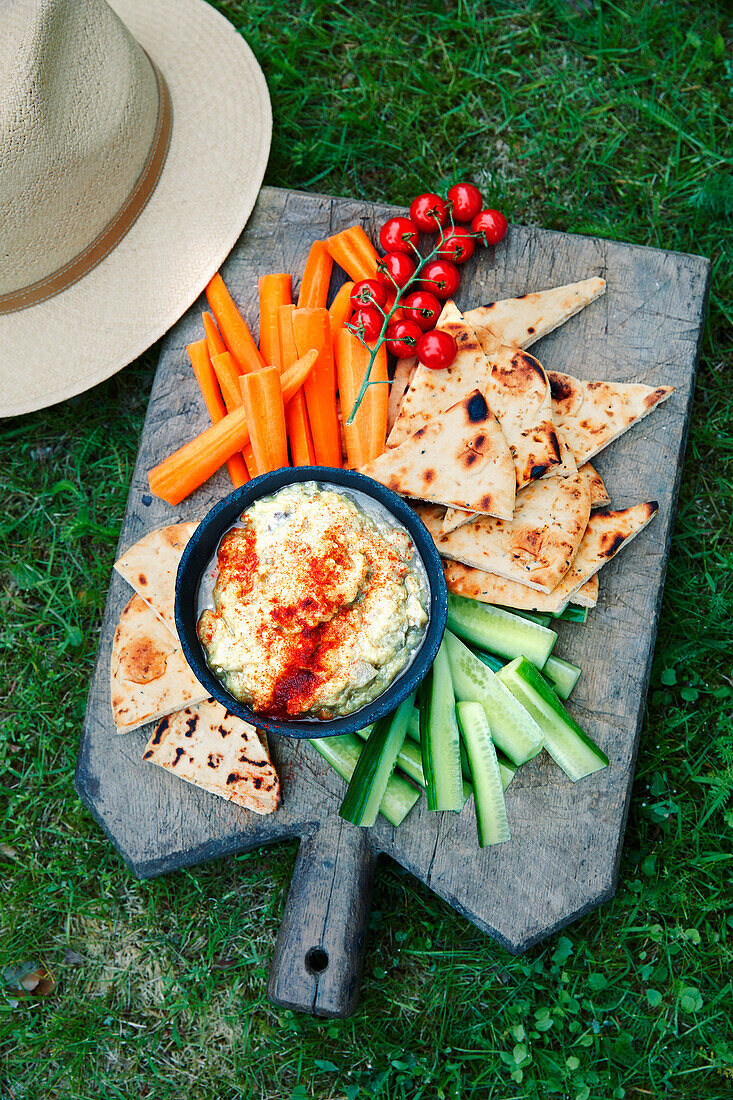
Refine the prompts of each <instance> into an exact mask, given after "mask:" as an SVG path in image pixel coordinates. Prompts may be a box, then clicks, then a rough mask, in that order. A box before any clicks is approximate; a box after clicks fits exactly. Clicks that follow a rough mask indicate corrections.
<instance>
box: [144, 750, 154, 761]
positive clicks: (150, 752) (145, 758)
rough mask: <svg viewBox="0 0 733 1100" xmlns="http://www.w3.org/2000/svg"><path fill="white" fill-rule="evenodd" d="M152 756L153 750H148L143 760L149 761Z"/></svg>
mask: <svg viewBox="0 0 733 1100" xmlns="http://www.w3.org/2000/svg"><path fill="white" fill-rule="evenodd" d="M152 755H153V750H152V749H148V751H147V752H144V753H143V760H149V759H150V757H151V756H152Z"/></svg>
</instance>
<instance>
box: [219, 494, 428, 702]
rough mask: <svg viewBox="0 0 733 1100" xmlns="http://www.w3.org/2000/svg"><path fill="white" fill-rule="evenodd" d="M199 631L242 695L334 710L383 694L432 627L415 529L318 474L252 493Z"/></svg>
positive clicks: (226, 545) (228, 538) (230, 686)
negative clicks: (255, 496) (317, 478)
mask: <svg viewBox="0 0 733 1100" xmlns="http://www.w3.org/2000/svg"><path fill="white" fill-rule="evenodd" d="M212 602H213V607H208V608H206V609H205V610H203V612H202V613H201V616H200V618H199V622H198V635H199V639H200V641H201V644H202V646H203V648H204V650H205V652H206V655H207V659H208V662H209V665H210V666H211V668H212V670H213V672H214V673H215V674H216V676H217V677H218V678H219V679H220V680H221V682H222V683H223V684H224V686H225V687H226V688H227V690H228V691H229V692H231V694H232V695H233V696H235V698H237V699H239V700H241V701H242V702H244V703H246V704H247V705H248V706H250V707H251V708H252V710H254V711H256V712H258V713H260V714H262V715H267V716H270V717H273V718H306V717H308V718H318V719H328V718H334V717H340V716H343V715H347V714H351V713H353V712H354V711H355V710H359V709H360V708H361V707H363V706H365V705H366V704H367V703H369V702H371V701H372V700H373V699H376V698H377V696H378V695H381V694H382V692H383V691H384V690H385V689H386V688H387V687H388V686H389V684H390V683H391V682H392V680H393V679H394V678H395V676H396V675H397V674H398V673H399V672H401V671H402V670H403V669H404V668H405V667H406V666H407V665H408V664H409V663H410V662H411V660H412V658H413V657H414V655H415V653H416V652H417V649H418V648H419V646H420V643H421V641H422V639H423V636H424V634H425V630H426V627H427V621H428V615H427V606H428V591H427V584H426V580H425V577H424V570H423V566H422V563H421V562H420V560H419V557H418V555H417V552H416V550H415V546H414V544H413V542H412V539H411V538H410V536H409V534H408V533H407V531H406V530H405V529H404V528H403V527H401V526H400V525H398V524H397V522H396V521H395V520H394V519H393V518H391V517H389V516H388V513H387V512H386V510H385V511H384V513H383V514H382V513H381V512H380V511H378V510H376V509H372V510H370V514H367V512H366V511H365V510H364V509H363V508H361V507H360V506H359V504H358V503H357V502H356V501H355V500H354V499H352V498H351V496H347V495H346V494H343V493H340V492H336V491H335V490H332V489H329V488H322V487H320V486H319V485H317V484H316V483H315V482H306V483H300V484H297V485H292V486H286V487H285V488H283V489H280V490H279V491H278V492H277V493H275V494H273V495H272V496H269V497H264V498H262V499H260V500H258V501H256V502H255V503H254V504H252V505H251V507H249V508H248V509H247V510H246V511H245V512H244V513H243V515H242V518H241V524H240V525H238V526H236V527H234V528H232V529H231V530H230V531H228V532H227V533H226V534H225V535H224V538H223V539H222V540H221V543H220V544H219V550H218V554H217V561H216V564H215V581H214V585H213V593H212Z"/></svg>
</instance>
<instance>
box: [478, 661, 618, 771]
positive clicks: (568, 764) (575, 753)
mask: <svg viewBox="0 0 733 1100" xmlns="http://www.w3.org/2000/svg"><path fill="white" fill-rule="evenodd" d="M497 676H498V677H499V678H500V679H501V680H502V682H503V683H504V684H506V686H507V687H508V688H509V690H510V691H511V692H512V694H513V695H515V697H516V698H517V699H518V700H519V702H521V703H522V705H523V706H525V707H526V708H527V709H528V710H531V711H532V712H533V714H534V716H535V718H536V719H537V721H538V723H539V724H540V725H541V727H542V731H543V733H544V737H545V748H546V749H547V751H548V752H549V754H550V756H551V757H552V759H553V760H554V761H555V763H556V764H557V765H558V766H559V767H560V768H562V770H563V771H564V772H565V774H566V775H567V776H568V778H569V779H572V781H573V782H574V783H575V782H577V781H578V780H579V779H583V778H585V776H587V775H592V774H593V773H594V772H597V771H600V770H601V769H602V768H605V767H607V766H608V757H607V756H606V754H605V753H604V752H603V750H602V749H600V748H599V747H598V745H596V743H595V742H594V741H592V740H591V738H590V737H589V736H588V734H587V733H586V732H585V730H583V729H582V728H581V727H580V726H579V725H578V723H577V722H576V721H575V719H574V718H573V716H572V715H571V714H569V713H568V712H567V711H566V710H565V707H564V706H563V705H562V703H561V701H560V699H559V698H558V696H557V694H556V693H555V691H553V689H552V688H551V687H550V685H549V684H548V683H547V681H546V680H545V679H544V677H543V676H542V675H541V673H540V672H538V670H537V669H536V668H535V667H534V665H533V664H532V663H531V662H530V661H527V660H525V659H524V658H521V657H520V658H517V660H515V661H512V662H511V664H508V665H506V666H505V668H503V669H502V670H501V672H499V673H497Z"/></svg>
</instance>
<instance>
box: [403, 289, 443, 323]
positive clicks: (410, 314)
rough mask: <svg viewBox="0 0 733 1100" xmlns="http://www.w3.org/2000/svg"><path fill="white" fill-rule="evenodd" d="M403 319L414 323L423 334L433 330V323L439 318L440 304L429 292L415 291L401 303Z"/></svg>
mask: <svg viewBox="0 0 733 1100" xmlns="http://www.w3.org/2000/svg"><path fill="white" fill-rule="evenodd" d="M402 308H403V310H404V313H405V317H407V318H409V320H410V321H415V323H416V324H418V325H419V326H420V328H421V329H422V330H423V332H428V331H429V330H430V329H431V328H435V322H436V321H437V320H438V318H439V317H440V311H441V308H442V306H441V304H440V302H439V300H438V299H437V298H436V297H435V295H434V294H431V293H430V291H429V290H415V291H413V293H412V294H408V295H407V297H406V298H405V300H404V302H403V303H402Z"/></svg>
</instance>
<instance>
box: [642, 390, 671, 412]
mask: <svg viewBox="0 0 733 1100" xmlns="http://www.w3.org/2000/svg"><path fill="white" fill-rule="evenodd" d="M666 393H667V390H666V389H665V388H664V386H659V387H658V388H657V389H656V390H652V392H651V393H648V394H647V395H646V397H645V398H644V408H645V409H651V408H652V406H653V405H656V403H657V402H658V401H661V400H662V398H663V397H664V396H665V394H666Z"/></svg>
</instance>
